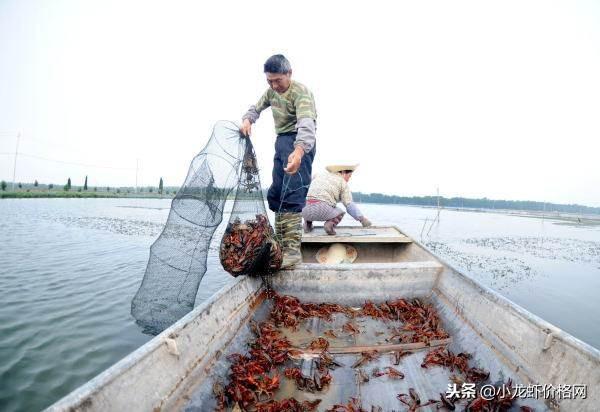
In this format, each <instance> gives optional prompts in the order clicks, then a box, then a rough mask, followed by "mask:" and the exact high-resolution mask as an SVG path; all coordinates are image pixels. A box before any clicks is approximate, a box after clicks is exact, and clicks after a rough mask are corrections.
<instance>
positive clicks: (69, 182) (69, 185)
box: [65, 178, 71, 192]
mask: <svg viewBox="0 0 600 412" xmlns="http://www.w3.org/2000/svg"><path fill="white" fill-rule="evenodd" d="M65 188H66V189H65V191H67V192H68V191H69V190H71V178H68V179H67V184H66V185H65Z"/></svg>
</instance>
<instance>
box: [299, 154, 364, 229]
mask: <svg viewBox="0 0 600 412" xmlns="http://www.w3.org/2000/svg"><path fill="white" fill-rule="evenodd" d="M357 167H358V165H332V166H327V167H326V169H327V173H325V174H322V175H318V176H316V177H315V178H314V179H313V181H312V182H311V184H310V188H309V189H308V194H307V196H306V206H304V208H303V209H302V217H303V218H304V231H305V232H306V233H308V232H310V231H311V230H312V228H313V226H312V224H313V222H325V232H327V234H328V235H335V227H336V226H337V225H338V223H340V221H341V220H342V218H343V217H344V211H343V210H341V209H340V208H338V207H337V204H338V202H342V203H343V204H344V207H345V208H346V211H347V212H348V214H349V215H350V216H352V217H353V218H354V219H356V220H358V221H359V222H360V223H361V224H362V225H363V227H369V226H371V222H370V221H369V219H367V218H366V217H365V216H364V215H363V214H362V213H361V211H360V209H359V208H358V206H357V205H356V203H354V202H353V201H352V193H351V192H350V187H349V186H348V181H349V180H350V177H352V173H353V172H354V171H355V170H356V168H357Z"/></svg>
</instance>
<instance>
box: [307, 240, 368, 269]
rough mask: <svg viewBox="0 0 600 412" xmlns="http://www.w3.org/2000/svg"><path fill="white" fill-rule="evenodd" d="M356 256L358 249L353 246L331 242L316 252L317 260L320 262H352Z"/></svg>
mask: <svg viewBox="0 0 600 412" xmlns="http://www.w3.org/2000/svg"><path fill="white" fill-rule="evenodd" d="M357 257H358V251H357V250H356V248H354V246H350V245H344V244H341V243H333V244H332V245H331V246H324V247H322V248H321V249H319V251H318V252H317V256H316V258H317V262H319V263H320V264H329V265H332V264H339V263H352V262H354V261H355V260H356V258H357Z"/></svg>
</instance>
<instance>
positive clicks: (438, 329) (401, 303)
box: [271, 294, 450, 343]
mask: <svg viewBox="0 0 600 412" xmlns="http://www.w3.org/2000/svg"><path fill="white" fill-rule="evenodd" d="M273 300H274V305H273V309H272V311H271V319H272V320H273V322H275V324H276V325H277V326H285V327H288V328H292V329H296V328H297V327H298V325H299V324H300V322H301V321H302V320H303V319H307V318H313V317H316V318H321V319H325V320H328V321H330V320H331V318H332V315H333V314H334V313H342V314H344V315H346V316H348V317H350V318H354V317H361V316H369V317H372V318H375V319H383V320H392V321H401V322H403V323H404V326H403V328H402V330H401V331H398V333H395V334H393V335H392V336H391V337H390V338H389V339H388V340H390V341H393V340H398V342H399V343H410V342H425V343H428V342H429V341H431V340H438V339H445V338H448V337H449V336H450V335H449V334H448V332H446V331H445V330H444V329H443V328H442V325H441V321H440V318H439V316H438V314H437V311H436V310H435V309H434V308H433V306H432V305H429V304H424V303H422V302H421V301H419V300H418V299H414V300H413V301H412V302H409V301H407V300H405V299H396V300H394V301H389V302H384V303H380V304H375V303H372V302H366V303H365V304H364V305H363V306H362V308H361V309H359V310H354V309H352V308H350V307H348V306H342V305H338V304H335V303H318V304H317V303H302V302H300V300H299V299H297V298H295V297H293V296H279V295H277V294H273ZM344 331H346V332H349V333H352V334H355V333H357V332H358V330H357V329H356V328H355V327H354V326H353V325H352V324H347V325H345V329H344ZM328 335H329V336H331V337H335V334H334V333H333V331H328Z"/></svg>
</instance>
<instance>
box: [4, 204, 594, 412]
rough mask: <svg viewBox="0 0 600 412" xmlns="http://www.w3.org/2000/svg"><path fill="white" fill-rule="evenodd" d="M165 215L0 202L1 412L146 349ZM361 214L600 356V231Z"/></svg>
mask: <svg viewBox="0 0 600 412" xmlns="http://www.w3.org/2000/svg"><path fill="white" fill-rule="evenodd" d="M169 207H170V200H159V199H5V200H1V201H0V217H1V219H0V410H2V411H31V410H39V409H42V408H44V407H46V406H48V405H50V404H51V403H53V402H54V401H56V400H57V399H59V398H60V397H62V396H63V395H65V394H67V393H68V392H70V391H71V390H73V389H75V388H76V387H78V386H79V385H81V384H83V383H85V382H86V381H88V380H89V379H90V378H93V377H94V376H95V375H97V374H98V373H100V372H102V371H103V370H104V369H106V368H107V367H109V366H111V365H112V364H114V363H115V362H116V361H118V360H119V359H121V358H122V357H124V356H126V355H127V354H128V353H130V352H131V351H133V350H134V349H136V348H137V347H139V346H140V345H142V344H143V343H144V342H146V341H148V340H149V339H150V336H147V335H144V334H142V333H141V330H140V328H139V327H138V326H137V325H136V324H135V323H134V320H133V318H132V317H131V315H130V313H129V310H130V302H131V298H132V297H133V295H134V294H135V292H136V291H137V288H138V286H139V284H140V282H141V280H142V276H143V273H144V269H145V267H146V262H147V259H148V252H149V247H150V245H151V244H152V242H153V241H154V240H155V239H156V237H157V236H158V235H159V233H160V231H161V229H162V226H163V224H164V222H165V221H166V218H167V215H168V212H169ZM361 208H362V209H363V212H364V213H365V214H366V215H367V216H368V217H369V218H370V219H371V220H372V221H373V222H374V223H375V224H378V225H389V224H393V225H397V226H398V227H399V228H400V229H401V230H403V231H405V232H406V233H407V234H409V235H410V236H412V237H414V238H415V239H416V240H419V241H421V242H422V243H423V244H424V245H425V246H427V247H428V248H429V249H431V250H432V251H433V252H434V253H436V254H437V255H438V256H440V257H441V258H442V259H444V260H446V261H447V262H448V263H450V264H452V265H453V266H455V267H456V268H457V269H459V270H462V271H463V272H464V273H466V274H469V275H470V276H472V277H474V278H475V279H477V280H478V281H480V282H482V283H483V284H485V285H487V286H489V287H491V288H493V289H495V290H497V291H499V292H500V293H501V294H503V295H504V296H506V297H508V298H509V299H511V300H513V301H514V302H516V303H517V304H519V305H521V306H523V307H524V308H526V309H528V310H529V311H531V312H533V313H534V314H536V315H538V316H540V317H541V318H543V319H545V320H547V321H548V322H550V323H553V324H555V325H556V326H558V327H560V328H562V329H564V330H565V331H567V332H569V333H571V334H572V335H574V336H575V337H577V338H579V339H581V340H583V341H584V342H586V343H589V344H591V345H593V346H595V347H597V348H600V321H599V320H598V315H599V314H600V299H598V293H599V292H600V226H579V225H567V224H565V222H560V221H552V220H549V219H539V218H528V217H517V216H511V215H506V214H501V213H479V212H473V211H450V210H443V211H442V212H441V215H440V219H439V222H436V223H435V224H432V221H433V220H434V219H435V216H436V214H437V210H435V209H427V208H418V207H410V206H394V205H367V204H363V205H361ZM226 218H227V217H225V220H226ZM342 224H354V222H353V221H352V219H351V218H349V217H346V218H344V221H343V222H342ZM222 227H223V225H222V226H221V228H220V229H221V230H220V231H217V233H216V234H215V237H214V239H213V244H212V246H211V253H210V255H209V271H208V272H207V274H206V276H205V277H204V279H203V281H202V283H201V285H200V290H199V292H198V296H197V299H196V304H198V303H199V302H201V301H203V300H204V299H206V298H207V297H209V296H211V295H212V294H213V293H214V292H216V291H217V290H219V289H220V288H221V287H222V286H223V285H225V284H226V283H227V282H230V281H231V280H232V279H233V278H231V277H230V275H228V274H227V273H225V272H224V271H223V270H222V269H221V267H220V263H219V261H218V256H217V248H218V245H219V242H220V238H221V235H222Z"/></svg>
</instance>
